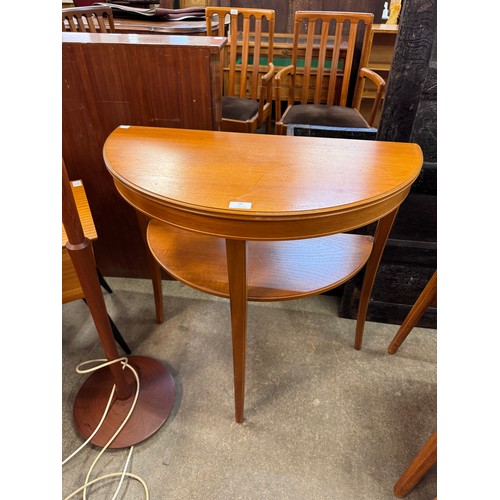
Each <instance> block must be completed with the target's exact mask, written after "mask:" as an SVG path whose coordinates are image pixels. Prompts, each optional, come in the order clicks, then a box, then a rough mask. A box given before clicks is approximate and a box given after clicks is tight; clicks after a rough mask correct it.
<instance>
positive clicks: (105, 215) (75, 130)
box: [62, 33, 226, 278]
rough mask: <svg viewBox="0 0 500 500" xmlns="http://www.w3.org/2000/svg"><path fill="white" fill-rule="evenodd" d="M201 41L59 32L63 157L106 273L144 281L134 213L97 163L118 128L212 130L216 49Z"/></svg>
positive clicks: (218, 45)
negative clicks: (80, 185)
mask: <svg viewBox="0 0 500 500" xmlns="http://www.w3.org/2000/svg"><path fill="white" fill-rule="evenodd" d="M225 43H226V40H225V39H220V38H209V37H200V36H192V37H191V36H156V35H131V34H114V33H111V34H92V33H63V34H62V156H63V158H64V160H65V162H66V166H67V170H68V174H69V177H70V179H82V181H83V182H84V184H85V187H86V191H87V196H88V200H89V204H90V206H91V207H92V213H93V215H94V222H95V225H96V229H97V231H98V233H99V239H98V240H97V241H96V242H95V246H94V250H95V257H96V261H97V262H98V265H99V269H100V270H101V272H102V273H103V274H104V275H105V276H126V277H132V278H134V277H142V278H145V277H149V275H150V274H149V266H148V261H147V256H146V250H145V247H144V242H143V240H142V235H141V231H140V229H139V227H138V223H137V221H136V220H135V217H134V211H133V210H132V209H131V208H130V206H129V205H128V204H127V203H125V202H124V201H123V199H122V198H121V197H120V196H119V195H118V193H117V192H116V189H115V188H114V185H113V181H112V179H111V176H110V175H109V173H108V172H107V170H106V167H105V165H104V162H103V158H102V148H103V146H104V142H105V140H106V137H107V136H108V135H109V134H110V133H111V132H112V131H113V130H114V129H115V128H116V127H117V126H119V125H123V124H128V125H147V126H157V127H176V128H190V129H206V130H218V129H219V128H220V120H221V50H222V48H223V47H224V45H225Z"/></svg>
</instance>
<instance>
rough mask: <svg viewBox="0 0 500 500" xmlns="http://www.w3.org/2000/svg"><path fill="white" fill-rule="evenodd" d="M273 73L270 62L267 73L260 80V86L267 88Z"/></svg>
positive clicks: (272, 65)
mask: <svg viewBox="0 0 500 500" xmlns="http://www.w3.org/2000/svg"><path fill="white" fill-rule="evenodd" d="M274 73H275V68H274V64H273V63H272V62H270V63H269V71H268V72H267V73H266V74H265V75H262V78H261V79H260V81H261V85H262V86H266V87H267V86H268V85H269V82H271V81H272V78H273V76H274Z"/></svg>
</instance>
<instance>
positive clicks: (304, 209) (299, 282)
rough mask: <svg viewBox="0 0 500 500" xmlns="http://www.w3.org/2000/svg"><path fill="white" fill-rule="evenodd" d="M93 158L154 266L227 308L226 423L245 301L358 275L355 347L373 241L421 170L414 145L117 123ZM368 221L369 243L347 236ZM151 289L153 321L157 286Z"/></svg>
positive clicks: (238, 412)
mask: <svg viewBox="0 0 500 500" xmlns="http://www.w3.org/2000/svg"><path fill="white" fill-rule="evenodd" d="M103 156H104V161H105V164H106V166H107V168H108V171H109V172H110V174H111V175H112V177H113V180H114V183H115V186H116V188H117V190H118V192H119V193H120V194H121V195H122V196H123V198H124V199H125V200H126V201H127V202H129V203H130V204H131V205H132V206H133V207H135V208H136V210H137V211H138V214H139V218H141V217H143V218H144V220H146V222H145V223H144V228H145V233H146V234H145V237H146V240H147V243H148V246H149V249H150V250H151V253H152V255H153V256H154V259H155V260H156V261H157V262H158V263H159V264H160V265H161V266H162V267H163V268H164V269H165V270H166V271H167V272H168V273H170V274H171V275H172V276H173V277H175V278H176V279H178V280H179V281H181V282H184V283H186V284H188V285H190V286H192V287H193V288H195V289H198V290H201V291H203V292H206V293H210V294H213V295H218V296H221V297H226V298H229V299H230V310H231V324H232V339H233V370H234V388H235V419H236V421H237V422H242V421H243V407H244V379H245V345H246V319H247V303H248V301H251V300H255V301H259V300H260V301H271V300H289V299H296V298H300V297H307V296H311V295H315V294H318V293H322V292H324V291H326V290H329V289H331V288H334V287H336V286H339V285H341V284H342V283H344V282H345V281H347V280H348V279H350V278H351V277H352V276H354V275H355V274H357V273H358V272H359V271H361V270H362V269H365V274H364V281H363V289H362V292H361V297H360V303H359V308H358V318H357V322H356V334H355V343H354V347H355V348H356V349H360V348H361V342H362V335H363V328H364V323H365V319H366V311H367V308H368V302H369V298H370V294H371V290H372V287H373V282H374V280H375V275H376V272H377V268H378V265H379V262H380V258H381V256H382V252H383V250H384V247H385V243H386V241H387V238H388V236H389V232H390V230H391V227H392V224H393V222H394V219H395V217H396V214H397V210H398V207H399V205H400V204H401V203H402V202H403V200H404V199H405V198H406V196H407V195H408V192H409V190H410V188H411V185H412V183H413V182H414V181H415V179H416V178H417V177H418V175H419V173H420V170H421V167H422V161H423V158H422V152H421V149H420V147H419V146H418V145H417V144H409V143H397V142H381V141H364V140H347V139H331V138H317V137H296V136H276V135H265V134H262V135H259V134H257V135H255V134H252V135H250V134H238V133H225V132H219V131H207V130H189V129H173V128H160V127H139V126H128V125H122V126H120V127H118V128H116V129H115V130H114V131H113V132H112V133H111V134H110V135H109V136H108V138H107V140H106V142H105V144H104V148H103ZM147 221H149V222H147ZM376 221H378V223H377V228H376V231H375V234H374V236H373V237H372V236H367V235H359V234H352V233H349V231H351V230H353V229H356V228H359V227H362V226H366V225H368V224H370V223H372V222H376ZM157 276H159V275H157ZM155 279H159V278H153V282H154V281H155ZM154 289H155V301H156V307H157V318H158V317H160V318H162V315H161V313H159V311H158V308H162V307H163V306H162V297H161V283H160V284H158V282H157V283H156V285H155V287H154Z"/></svg>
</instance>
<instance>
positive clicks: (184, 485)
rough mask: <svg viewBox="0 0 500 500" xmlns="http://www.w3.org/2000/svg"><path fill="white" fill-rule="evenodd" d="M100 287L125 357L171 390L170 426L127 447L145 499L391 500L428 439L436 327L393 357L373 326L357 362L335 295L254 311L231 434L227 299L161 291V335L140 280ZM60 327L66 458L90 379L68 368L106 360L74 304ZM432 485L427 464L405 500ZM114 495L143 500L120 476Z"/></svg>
mask: <svg viewBox="0 0 500 500" xmlns="http://www.w3.org/2000/svg"><path fill="white" fill-rule="evenodd" d="M108 282H109V284H110V285H111V287H112V288H113V293H112V294H107V293H106V292H104V296H105V301H106V306H107V308H108V312H109V314H110V315H111V316H112V318H113V319H114V321H115V323H116V324H117V326H118V328H119V329H120V331H121V332H122V334H123V336H124V337H125V338H126V340H127V342H128V344H129V345H130V347H131V348H132V351H133V354H136V355H142V356H149V357H152V358H155V359H158V360H161V362H162V363H164V365H165V366H167V367H168V369H169V370H170V372H171V373H172V375H173V377H174V380H175V384H176V399H175V403H174V408H173V410H172V413H171V415H170V418H169V419H168V420H167V422H166V423H165V424H164V425H163V426H162V427H161V428H160V429H159V430H158V431H157V432H156V433H155V434H153V435H152V436H151V437H150V438H148V439H146V440H145V441H143V442H142V443H139V444H137V445H136V446H135V448H134V451H133V454H132V457H131V460H130V464H129V467H128V470H129V471H130V472H131V473H133V474H136V475H137V476H139V477H140V478H142V480H143V481H144V482H145V483H146V485H147V488H148V490H149V495H150V498H151V499H161V500H163V499H165V500H166V499H176V500H187V499H221V500H225V499H227V500H234V499H245V500H247V499H248V500H254V499H256V500H257V499H258V500H261V499H273V500H281V499H293V500H295V499H297V500H308V499H318V500H320V499H325V500H326V499H329V500H330V499H342V500H343V499H346V500H362V499H367V500H383V499H392V498H395V497H394V495H393V493H392V491H393V486H394V483H395V482H396V481H397V479H398V478H399V476H400V474H401V473H402V472H403V470H404V469H405V467H406V466H407V464H408V463H409V462H410V461H411V460H412V458H413V457H414V455H415V453H416V452H417V451H418V450H419V449H420V447H421V446H422V445H423V444H424V442H425V440H426V439H427V438H428V436H429V435H430V434H431V433H432V432H433V431H434V430H435V429H436V357H437V353H436V350H437V349H436V345H437V339H436V331H435V330H432V329H424V328H415V329H414V330H413V331H412V332H411V333H410V335H409V336H408V338H407V340H406V341H405V342H404V344H403V345H402V346H401V348H400V349H399V351H398V352H397V353H396V354H394V355H390V354H387V346H388V344H389V342H390V340H391V339H392V337H393V335H394V334H395V333H396V331H397V328H398V326H397V325H386V324H380V323H373V322H368V323H367V324H366V327H365V336H364V342H363V347H362V349H361V350H360V351H356V350H355V349H353V347H352V346H353V340H354V328H355V321H354V320H350V319H343V318H339V316H338V305H339V304H338V298H337V297H335V296H328V295H320V296H317V297H311V298H307V299H301V300H296V301H289V302H278V303H251V304H250V306H249V318H248V347H247V371H246V373H247V378H246V399H245V422H244V423H243V424H236V423H235V422H234V398H233V386H232V382H233V378H232V357H231V341H230V338H231V337H230V320H229V306H228V302H227V301H226V300H224V299H220V298H216V297H212V296H209V295H206V294H202V293H201V292H197V291H195V290H192V289H191V288H189V287H186V286H185V285H182V284H180V283H178V282H174V281H164V285H163V286H164V297H165V322H164V323H163V324H161V325H158V324H156V323H155V321H154V302H153V296H152V289H151V284H150V282H149V281H148V280H137V279H135V280H131V279H122V278H109V279H108ZM62 320H63V323H62V335H63V338H62V355H63V362H62V371H63V373H62V398H63V401H62V407H63V415H62V424H63V428H62V444H63V449H62V458H63V459H64V458H65V457H67V456H68V455H70V453H72V452H73V450H75V449H77V448H78V446H79V445H80V444H81V443H82V442H83V439H82V438H81V436H80V435H79V434H78V433H77V432H76V431H75V429H74V426H73V421H72V407H73V402H74V399H75V396H76V394H77V392H78V390H79V388H80V387H81V385H82V383H83V381H84V380H85V379H86V377H87V375H81V374H78V373H76V366H77V365H78V364H79V363H82V362H84V361H87V360H91V359H96V358H102V357H103V351H102V348H101V347H100V344H99V342H98V337H97V333H96V330H95V327H94V324H93V321H92V318H91V316H90V314H89V311H88V309H87V306H86V305H85V304H84V303H83V301H77V302H73V303H70V304H66V305H64V306H63V318H62ZM120 352H121V351H120ZM99 451H100V448H98V447H94V446H87V447H86V448H84V449H83V450H82V451H81V452H80V453H78V454H77V455H76V456H75V457H74V458H73V459H72V460H70V461H69V462H68V463H67V464H66V465H64V466H63V468H62V495H63V497H66V496H67V495H69V494H70V493H71V492H73V491H74V490H76V489H77V488H79V487H80V486H81V485H83V483H84V481H85V477H86V475H87V472H88V471H89V469H90V467H91V465H92V462H93V461H94V460H95V458H96V457H97V455H98V453H99ZM127 453H128V450H127V449H122V450H106V452H105V453H104V454H103V456H102V457H101V458H100V459H99V460H98V462H97V465H96V466H95V468H94V469H93V472H92V475H91V479H92V478H95V477H97V476H100V475H103V474H107V473H113V472H120V471H121V470H122V469H123V467H124V465H125V461H126V457H127ZM436 476H437V470H436V468H435V467H433V468H432V469H431V470H430V471H429V473H428V474H427V475H426V476H425V477H424V479H423V480H422V481H421V482H420V483H419V484H418V485H417V486H416V487H415V489H414V490H413V491H412V492H411V493H410V494H408V495H407V497H406V498H407V499H408V500H415V499H429V500H432V499H434V497H435V496H436V494H437V489H436V483H437V481H436ZM117 484H118V481H117V480H114V481H113V480H105V481H103V482H102V483H99V484H98V485H95V486H91V487H89V489H88V498H90V499H105V498H112V496H113V491H114V490H115V488H116V485H117ZM74 498H82V496H81V494H80V495H76V496H75V497H74ZM117 498H119V499H121V498H123V499H142V498H145V497H144V494H143V488H142V486H141V485H140V483H139V481H137V480H133V479H126V480H125V481H124V484H123V485H122V488H121V490H120V493H119V494H118V496H117Z"/></svg>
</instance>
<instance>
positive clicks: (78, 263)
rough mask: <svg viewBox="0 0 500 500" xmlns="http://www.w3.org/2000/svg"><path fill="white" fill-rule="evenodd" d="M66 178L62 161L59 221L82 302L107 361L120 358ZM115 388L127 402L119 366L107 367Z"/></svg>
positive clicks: (127, 387) (128, 389)
mask: <svg viewBox="0 0 500 500" xmlns="http://www.w3.org/2000/svg"><path fill="white" fill-rule="evenodd" d="M69 182H70V181H69V176H68V172H67V170H66V165H65V164H64V160H63V161H62V220H63V224H64V229H65V230H66V234H67V235H68V243H67V244H66V248H67V249H68V254H69V256H70V258H71V261H72V262H73V265H74V267H75V271H76V274H77V275H78V279H79V280H80V285H81V287H82V290H83V293H84V294H85V299H86V300H87V304H88V307H89V309H90V313H91V314H92V319H93V320H94V323H95V327H96V329H97V333H98V334H99V338H100V339H101V344H102V347H103V349H104V353H105V355H106V358H107V359H108V361H112V360H114V359H117V358H118V357H119V355H118V349H117V347H116V344H115V341H114V338H113V331H112V329H111V323H110V322H109V316H108V313H107V311H106V304H105V303H104V297H103V296H102V291H101V285H100V283H99V277H98V275H97V271H96V263H95V259H94V253H93V250H92V243H91V241H90V240H89V239H88V238H87V237H86V236H85V234H84V232H83V228H82V224H81V222H80V217H79V215H78V209H77V208H76V203H75V199H74V198H73V193H72V192H71V186H70V184H69ZM109 369H110V370H111V373H112V375H113V378H114V381H115V384H116V396H117V398H118V399H127V398H128V397H130V395H131V394H132V390H133V387H132V384H130V383H129V382H127V381H126V379H125V375H124V372H123V369H122V367H121V365H119V364H118V363H113V364H111V365H110V366H109Z"/></svg>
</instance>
